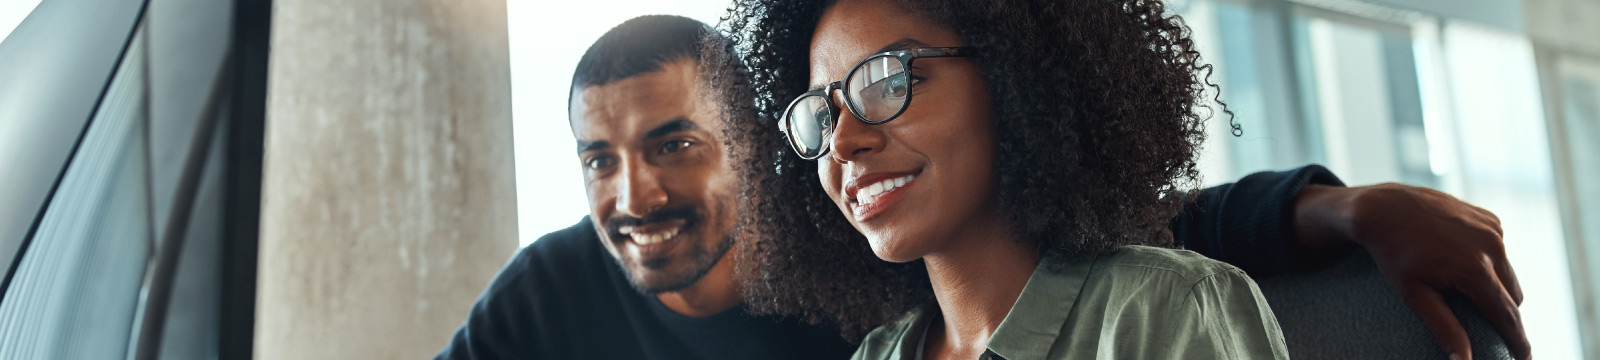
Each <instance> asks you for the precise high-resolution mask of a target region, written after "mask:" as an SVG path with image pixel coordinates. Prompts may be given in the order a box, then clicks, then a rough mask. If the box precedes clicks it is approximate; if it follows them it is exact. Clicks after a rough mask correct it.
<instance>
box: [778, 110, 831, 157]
mask: <svg viewBox="0 0 1600 360" xmlns="http://www.w3.org/2000/svg"><path fill="white" fill-rule="evenodd" d="M788 122H789V127H788V130H789V144H790V145H792V146H794V151H796V152H799V153H800V156H804V157H807V158H813V157H817V156H818V155H821V154H822V144H823V138H822V136H823V134H824V133H826V132H827V130H828V128H829V127H832V126H833V124H832V123H833V111H831V110H830V109H829V108H828V102H827V98H824V97H821V96H815V95H810V96H805V97H802V98H800V100H799V101H796V102H795V104H794V107H792V108H789V119H788Z"/></svg>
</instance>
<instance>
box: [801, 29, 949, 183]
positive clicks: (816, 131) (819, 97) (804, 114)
mask: <svg viewBox="0 0 1600 360" xmlns="http://www.w3.org/2000/svg"><path fill="white" fill-rule="evenodd" d="M971 53H972V49H971V48H966V47H929V48H915V49H905V50H896V51H889V52H883V53H877V54H873V55H872V56H868V57H867V58H866V59H863V60H861V62H860V63H856V66H855V67H853V68H851V69H850V73H848V74H846V75H845V77H844V80H843V81H835V82H832V83H828V85H827V86H824V87H823V88H822V89H819V90H811V91H807V92H806V93H805V94H801V95H800V97H799V98H796V99H794V102H791V103H789V107H788V108H787V109H785V110H784V111H783V118H782V120H781V121H782V124H780V126H781V128H782V129H783V132H784V134H786V135H788V138H789V145H790V146H792V147H794V151H795V153H796V154H799V155H800V157H801V158H804V159H806V160H815V159H816V158H819V157H822V155H826V154H827V153H828V150H829V149H830V148H831V147H832V146H831V145H829V143H830V141H828V138H829V137H830V136H832V135H833V129H834V125H835V124H834V121H835V120H836V119H838V114H839V107H838V106H837V105H835V104H834V102H833V101H832V99H830V98H831V97H832V94H833V91H834V90H843V91H844V103H845V107H848V108H849V109H850V113H851V114H853V115H855V116H856V119H859V120H861V122H864V123H867V124H869V125H878V124H882V123H886V122H889V120H894V119H895V118H896V117H899V116H900V114H901V113H904V112H905V111H906V106H908V105H910V104H911V85H912V83H913V82H914V80H915V77H914V76H912V75H911V62H912V61H913V60H916V59H917V58H931V57H964V56H971Z"/></svg>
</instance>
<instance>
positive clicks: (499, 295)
mask: <svg viewBox="0 0 1600 360" xmlns="http://www.w3.org/2000/svg"><path fill="white" fill-rule="evenodd" d="M533 252H534V249H533V247H531V246H530V247H528V248H524V249H523V250H522V251H521V252H519V253H518V254H517V256H516V257H515V258H513V259H512V260H511V262H510V263H508V264H506V267H505V268H504V269H501V270H500V273H499V274H498V275H495V278H494V281H492V282H490V283H489V287H488V288H487V289H484V291H483V294H482V295H480V296H479V297H478V301H477V302H476V303H474V304H473V305H472V310H471V312H469V313H468V314H467V320H466V321H465V322H463V323H462V324H461V328H460V329H457V330H456V334H455V336H454V337H452V338H451V339H450V344H449V345H446V346H445V348H444V350H443V351H440V352H439V355H437V356H435V357H434V359H435V360H445V359H449V360H455V359H521V358H528V357H530V356H533V355H534V354H532V350H533V349H538V348H539V346H538V345H537V344H534V343H531V342H532V341H538V340H540V337H539V336H535V335H534V334H531V333H530V332H534V331H536V330H535V328H536V326H535V324H533V323H531V321H537V319H538V318H539V317H538V316H537V315H535V314H534V313H533V312H534V311H536V309H537V308H536V307H534V306H529V305H530V304H531V303H533V301H534V299H531V298H530V297H531V296H533V294H531V293H530V291H529V288H530V286H528V285H529V284H528V282H530V281H531V279H529V277H530V276H531V275H530V274H529V271H530V270H531V269H530V268H531V267H532V265H531V264H530V262H532V261H534V260H533V259H532V258H533V257H535V256H534V253H533Z"/></svg>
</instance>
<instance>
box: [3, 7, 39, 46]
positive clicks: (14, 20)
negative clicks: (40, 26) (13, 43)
mask: <svg viewBox="0 0 1600 360" xmlns="http://www.w3.org/2000/svg"><path fill="white" fill-rule="evenodd" d="M40 1H41V0H6V1H0V42H4V41H5V38H6V37H9V36H11V31H12V30H16V29H17V25H21V24H22V20H23V19H27V18H28V14H31V13H33V8H36V7H39V2H40Z"/></svg>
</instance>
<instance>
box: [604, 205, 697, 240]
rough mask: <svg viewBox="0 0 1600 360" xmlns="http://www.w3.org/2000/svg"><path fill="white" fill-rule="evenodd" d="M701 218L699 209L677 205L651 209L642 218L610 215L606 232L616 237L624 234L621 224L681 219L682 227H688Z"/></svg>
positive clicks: (637, 224) (636, 224)
mask: <svg viewBox="0 0 1600 360" xmlns="http://www.w3.org/2000/svg"><path fill="white" fill-rule="evenodd" d="M703 218H704V217H703V216H701V215H700V212H699V211H695V210H694V207H693V206H688V205H684V206H678V207H669V208H661V209H660V210H656V211H651V212H650V213H649V214H645V215H644V217H643V218H638V217H633V216H629V215H616V216H612V217H611V218H610V219H607V220H606V232H607V233H608V234H610V235H611V237H613V238H617V237H622V236H626V235H623V234H622V230H621V229H622V227H623V226H639V225H644V224H655V223H661V222H667V221H672V220H683V227H685V228H689V227H693V226H694V225H695V224H698V223H699V222H700V220H701V219H703Z"/></svg>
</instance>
